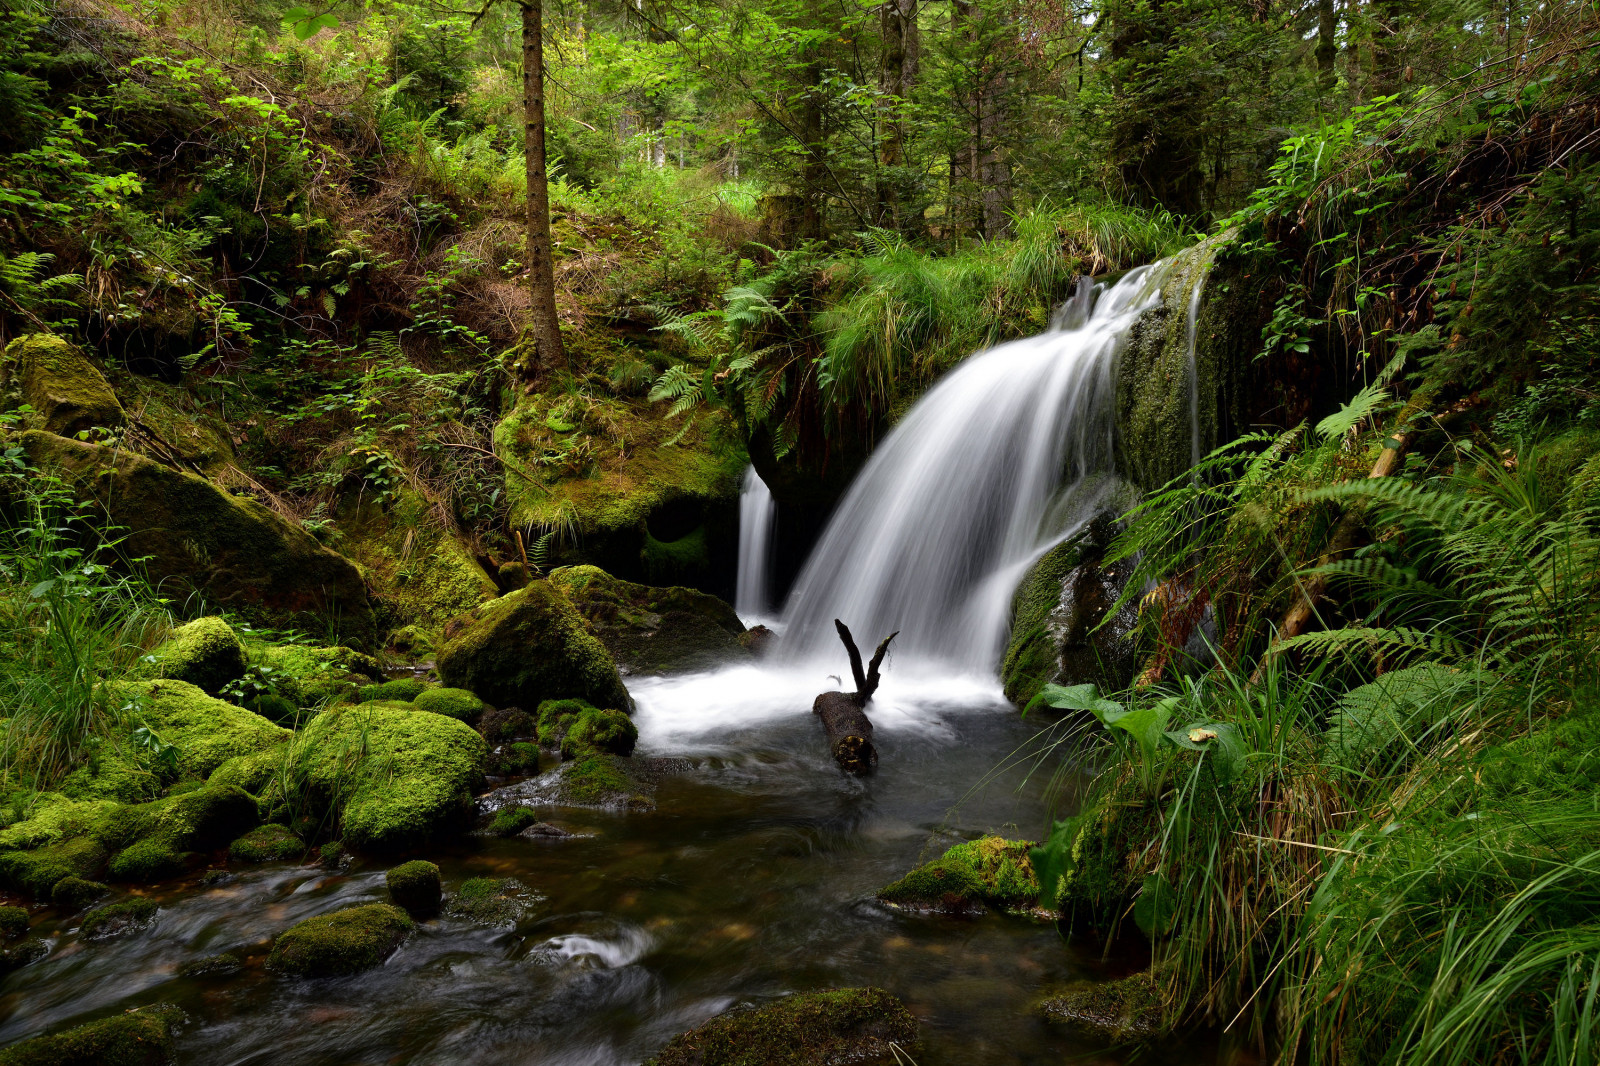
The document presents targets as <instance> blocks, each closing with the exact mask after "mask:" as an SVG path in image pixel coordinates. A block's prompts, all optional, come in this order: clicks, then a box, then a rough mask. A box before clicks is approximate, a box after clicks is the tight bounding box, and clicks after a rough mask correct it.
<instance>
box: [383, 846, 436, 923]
mask: <svg viewBox="0 0 1600 1066" xmlns="http://www.w3.org/2000/svg"><path fill="white" fill-rule="evenodd" d="M383 880H384V883H385V884H386V885H387V886H388V888H389V898H390V899H392V900H394V902H395V906H397V907H402V908H404V909H405V910H406V912H407V913H409V914H412V915H414V916H418V917H421V916H423V915H428V914H433V913H434V912H435V911H437V910H438V909H439V900H440V898H441V897H442V895H443V891H442V890H441V888H440V887H439V885H440V882H439V867H437V866H435V865H434V864H433V863H431V862H426V861H424V860H422V859H413V860H412V861H411V862H404V863H401V864H400V865H399V866H396V867H394V868H393V869H392V870H390V871H389V872H388V873H386V874H384V876H383Z"/></svg>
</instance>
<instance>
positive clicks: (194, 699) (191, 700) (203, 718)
mask: <svg viewBox="0 0 1600 1066" xmlns="http://www.w3.org/2000/svg"><path fill="white" fill-rule="evenodd" d="M114 693H115V695H116V697H117V698H118V699H119V700H122V701H123V702H124V703H125V704H126V705H127V706H128V707H129V708H130V710H129V713H130V715H131V716H132V718H133V719H135V720H137V721H138V722H142V723H143V724H145V725H148V726H149V727H150V729H151V730H152V731H154V732H155V733H156V735H157V736H159V737H160V738H161V740H162V741H164V742H165V743H168V744H171V745H172V746H173V747H175V748H176V749H177V760H178V770H179V772H180V773H181V774H182V776H184V777H197V778H205V777H209V776H211V774H212V772H213V771H215V770H216V769H217V767H219V766H221V765H222V764H223V763H225V762H227V761H228V760H230V759H233V758H235V757H237V756H241V755H255V754H258V753H262V752H267V751H271V750H274V749H276V748H277V747H278V746H279V745H281V744H283V743H284V742H286V741H287V740H288V739H289V738H290V736H292V735H293V734H292V733H291V732H290V731H289V730H287V729H284V728H283V727H282V726H278V725H274V724H273V723H272V722H269V721H268V720H267V719H265V718H263V717H261V716H260V715H259V714H256V713H255V712H254V711H247V710H245V709H244V708H243V707H236V706H234V705H233V704H231V703H227V702H225V701H223V700H219V699H215V698H213V697H211V696H207V695H206V694H205V692H204V691H202V690H201V689H199V688H197V687H195V686H194V685H191V684H189V683H188V682H186V681H127V682H123V683H121V684H119V685H117V686H116V688H115V689H114ZM224 843H226V842H224Z"/></svg>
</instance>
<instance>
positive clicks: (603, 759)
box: [560, 751, 648, 807]
mask: <svg viewBox="0 0 1600 1066" xmlns="http://www.w3.org/2000/svg"><path fill="white" fill-rule="evenodd" d="M639 792H640V789H639V786H638V785H637V784H636V783H635V782H634V781H633V779H632V778H630V777H629V776H628V775H627V774H626V773H625V772H623V770H622V767H621V764H620V762H619V760H618V759H617V757H616V756H614V755H606V754H604V753H603V752H598V751H590V752H585V753H583V754H580V755H579V756H578V757H577V758H575V759H574V760H573V761H572V762H570V763H567V764H565V765H564V766H562V768H561V793H560V794H561V801H562V802H564V803H566V804H568V805H571V806H577V807H615V806H635V805H637V802H638V800H639V799H640V797H639ZM645 802H648V801H645Z"/></svg>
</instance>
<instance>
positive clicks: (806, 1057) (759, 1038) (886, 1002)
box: [646, 988, 917, 1066]
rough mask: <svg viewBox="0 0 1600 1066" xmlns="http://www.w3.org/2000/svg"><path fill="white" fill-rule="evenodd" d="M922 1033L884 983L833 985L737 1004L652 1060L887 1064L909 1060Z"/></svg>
mask: <svg viewBox="0 0 1600 1066" xmlns="http://www.w3.org/2000/svg"><path fill="white" fill-rule="evenodd" d="M916 1040H917V1020H916V1018H914V1017H913V1016H912V1014H911V1012H910V1011H908V1010H906V1008H905V1005H904V1004H902V1003H901V1002H900V1001H899V1000H898V999H896V998H895V997H894V996H891V995H890V994H889V993H887V992H885V991H884V990H883V989H881V988H834V989H828V990H826V991H822V992H805V993H801V994H799V995H795V996H788V997H786V998H784V999H780V1000H778V1001H777V1002H775V1003H769V1004H767V1005H766V1006H763V1007H756V1008H746V1009H742V1010H733V1011H730V1012H728V1013H727V1014H724V1015H722V1016H721V1017H718V1018H714V1019H712V1020H711V1021H710V1022H707V1023H706V1024H705V1025H702V1026H701V1027H700V1028H698V1029H694V1030H691V1031H690V1032H687V1033H684V1034H683V1035H682V1036H679V1037H677V1038H676V1039H674V1040H673V1041H672V1042H671V1043H670V1044H668V1045H667V1046H666V1047H664V1048H662V1049H661V1051H660V1053H659V1054H657V1055H656V1057H655V1058H653V1059H651V1060H650V1061H649V1063H647V1064H646V1066H753V1064H756V1063H760V1064H762V1066H831V1064H835V1063H852V1064H866V1063H872V1064H879V1063H881V1064H884V1066H888V1064H891V1063H897V1062H903V1061H905V1058H904V1057H905V1056H907V1055H909V1054H910V1052H911V1048H912V1045H914V1044H915V1043H916Z"/></svg>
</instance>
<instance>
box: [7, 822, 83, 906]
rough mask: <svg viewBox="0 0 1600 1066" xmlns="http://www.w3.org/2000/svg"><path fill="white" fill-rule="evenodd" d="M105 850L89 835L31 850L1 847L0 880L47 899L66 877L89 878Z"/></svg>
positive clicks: (37, 897)
mask: <svg viewBox="0 0 1600 1066" xmlns="http://www.w3.org/2000/svg"><path fill="white" fill-rule="evenodd" d="M107 857H108V852H107V850H106V848H105V847H104V846H103V845H102V844H100V843H99V842H98V841H95V840H92V839H90V838H89V837H78V838H76V839H74V840H63V841H61V842H59V843H55V844H47V845H45V846H43V847H40V848H37V849H35V850H32V851H0V884H3V885H5V886H6V887H7V888H12V889H16V890H17V891H20V892H27V893H29V894H30V895H32V896H33V897H34V898H35V899H49V898H50V892H51V890H52V889H54V888H55V886H56V885H57V884H59V883H60V882H61V881H62V879H64V878H67V877H82V878H90V877H93V876H95V875H96V874H98V873H99V872H100V871H101V869H103V868H104V866H105V863H106V858H107Z"/></svg>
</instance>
